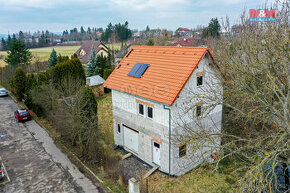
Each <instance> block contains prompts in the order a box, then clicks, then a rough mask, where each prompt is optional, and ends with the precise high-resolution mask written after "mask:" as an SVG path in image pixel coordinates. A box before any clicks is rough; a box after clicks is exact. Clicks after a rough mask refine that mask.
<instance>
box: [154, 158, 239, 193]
mask: <svg viewBox="0 0 290 193" xmlns="http://www.w3.org/2000/svg"><path fill="white" fill-rule="evenodd" d="M221 162H222V163H221V165H220V169H218V171H216V172H214V171H213V170H214V167H215V165H214V164H210V163H204V164H202V165H201V166H199V167H197V168H195V169H193V170H191V171H189V172H188V173H186V174H184V175H182V176H180V177H178V178H172V177H171V178H169V177H168V176H166V175H163V174H161V173H160V172H155V173H154V174H153V175H151V176H150V177H149V178H148V185H149V186H148V187H149V192H155V193H159V192H160V193H162V192H167V193H171V192H172V193H175V192H187V193H195V192H199V193H208V192H216V193H224V192H238V188H239V184H238V180H239V179H240V178H241V176H243V175H244V172H242V171H235V169H236V168H237V167H239V166H238V165H236V162H235V161H234V160H233V159H227V160H224V161H221Z"/></svg>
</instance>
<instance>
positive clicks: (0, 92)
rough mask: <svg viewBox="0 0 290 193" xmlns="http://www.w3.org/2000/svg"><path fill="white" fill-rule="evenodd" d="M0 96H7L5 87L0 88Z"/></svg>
mask: <svg viewBox="0 0 290 193" xmlns="http://www.w3.org/2000/svg"><path fill="white" fill-rule="evenodd" d="M1 96H8V92H7V90H6V89H5V88H0V97H1Z"/></svg>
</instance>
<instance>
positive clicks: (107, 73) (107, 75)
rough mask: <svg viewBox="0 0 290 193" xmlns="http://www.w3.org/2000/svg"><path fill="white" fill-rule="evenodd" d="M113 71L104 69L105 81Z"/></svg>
mask: <svg viewBox="0 0 290 193" xmlns="http://www.w3.org/2000/svg"><path fill="white" fill-rule="evenodd" d="M113 70H114V69H105V70H104V75H103V78H104V79H105V80H106V79H107V78H108V77H109V76H110V74H111V73H112V72H113Z"/></svg>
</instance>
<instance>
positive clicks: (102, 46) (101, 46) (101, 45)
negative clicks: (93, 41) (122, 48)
mask: <svg viewBox="0 0 290 193" xmlns="http://www.w3.org/2000/svg"><path fill="white" fill-rule="evenodd" d="M99 47H100V48H103V49H105V50H106V51H107V52H109V50H108V48H107V47H106V46H104V45H103V44H100V45H99Z"/></svg>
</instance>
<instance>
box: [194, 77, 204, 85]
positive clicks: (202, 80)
mask: <svg viewBox="0 0 290 193" xmlns="http://www.w3.org/2000/svg"><path fill="white" fill-rule="evenodd" d="M200 77H201V84H200V85H199V81H198V79H199V78H200ZM203 85H204V75H200V76H197V77H196V86H197V87H201V86H203Z"/></svg>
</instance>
